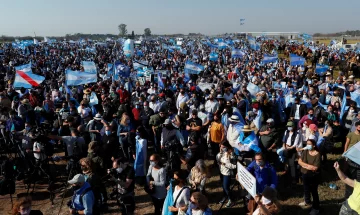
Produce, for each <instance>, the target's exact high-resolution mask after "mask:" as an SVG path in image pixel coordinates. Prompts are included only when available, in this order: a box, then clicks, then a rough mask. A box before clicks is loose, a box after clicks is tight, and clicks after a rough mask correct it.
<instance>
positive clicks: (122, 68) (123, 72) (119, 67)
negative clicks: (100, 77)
mask: <svg viewBox="0 0 360 215" xmlns="http://www.w3.org/2000/svg"><path fill="white" fill-rule="evenodd" d="M129 76H130V68H129V67H128V66H126V65H124V64H122V63H120V62H115V63H114V74H113V80H116V81H117V80H119V79H120V77H123V78H128V77H129Z"/></svg>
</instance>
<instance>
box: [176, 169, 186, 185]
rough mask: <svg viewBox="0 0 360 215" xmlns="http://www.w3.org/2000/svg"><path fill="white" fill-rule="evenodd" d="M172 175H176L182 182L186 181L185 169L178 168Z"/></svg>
mask: <svg viewBox="0 0 360 215" xmlns="http://www.w3.org/2000/svg"><path fill="white" fill-rule="evenodd" d="M174 175H176V176H177V177H178V179H179V180H181V181H182V182H185V181H186V178H187V176H188V174H187V172H186V171H185V170H182V169H181V170H178V171H175V172H174Z"/></svg>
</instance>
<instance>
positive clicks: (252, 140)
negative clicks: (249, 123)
mask: <svg viewBox="0 0 360 215" xmlns="http://www.w3.org/2000/svg"><path fill="white" fill-rule="evenodd" d="M238 140H239V145H237V146H235V148H236V149H238V150H239V151H250V150H253V151H255V152H256V153H258V152H261V149H260V147H259V140H258V138H257V137H256V135H255V133H254V132H253V131H251V133H250V135H249V136H247V137H246V138H245V139H244V132H241V133H240V136H239V139H238Z"/></svg>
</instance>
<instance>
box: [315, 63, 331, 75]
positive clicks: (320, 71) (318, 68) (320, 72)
mask: <svg viewBox="0 0 360 215" xmlns="http://www.w3.org/2000/svg"><path fill="white" fill-rule="evenodd" d="M328 69H329V66H328V65H322V64H316V69H315V72H316V74H318V75H320V76H322V75H324V74H325V73H326V71H327V70H328Z"/></svg>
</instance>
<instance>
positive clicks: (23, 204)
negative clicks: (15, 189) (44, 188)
mask: <svg viewBox="0 0 360 215" xmlns="http://www.w3.org/2000/svg"><path fill="white" fill-rule="evenodd" d="M31 204H32V199H31V197H30V196H27V197H22V198H20V199H19V200H17V201H16V202H15V204H14V206H13V209H12V213H11V214H12V215H43V213H42V212H41V211H40V210H32V209H31Z"/></svg>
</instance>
